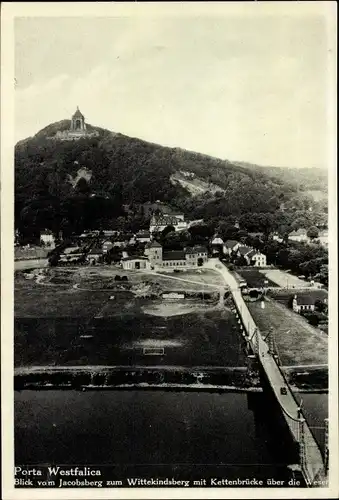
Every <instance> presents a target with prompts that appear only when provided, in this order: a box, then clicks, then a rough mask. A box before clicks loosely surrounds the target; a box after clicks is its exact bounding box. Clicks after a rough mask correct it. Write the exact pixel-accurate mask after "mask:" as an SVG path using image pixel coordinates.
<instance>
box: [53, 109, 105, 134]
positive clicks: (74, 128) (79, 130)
mask: <svg viewBox="0 0 339 500" xmlns="http://www.w3.org/2000/svg"><path fill="white" fill-rule="evenodd" d="M98 135H99V132H97V131H96V130H93V131H92V132H89V131H88V130H87V127H86V122H85V117H84V115H83V114H82V113H81V111H80V109H79V106H77V109H76V111H75V113H74V115H73V116H72V118H71V126H70V128H69V130H63V131H58V132H57V133H56V135H55V139H59V140H62V141H75V140H77V139H81V138H82V137H95V136H98Z"/></svg>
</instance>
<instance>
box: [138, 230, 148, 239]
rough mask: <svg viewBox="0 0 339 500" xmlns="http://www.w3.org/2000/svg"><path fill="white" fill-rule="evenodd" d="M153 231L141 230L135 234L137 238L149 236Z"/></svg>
mask: <svg viewBox="0 0 339 500" xmlns="http://www.w3.org/2000/svg"><path fill="white" fill-rule="evenodd" d="M150 235H151V233H150V232H149V231H139V232H138V233H137V234H136V235H135V236H136V237H137V238H149V237H150Z"/></svg>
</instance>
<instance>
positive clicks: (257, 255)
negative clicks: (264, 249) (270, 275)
mask: <svg viewBox="0 0 339 500" xmlns="http://www.w3.org/2000/svg"><path fill="white" fill-rule="evenodd" d="M245 259H246V260H247V262H248V264H249V265H252V266H255V267H266V265H267V263H266V255H264V254H263V253H261V252H257V251H256V250H251V251H250V252H249V253H248V254H247V255H246V256H245Z"/></svg>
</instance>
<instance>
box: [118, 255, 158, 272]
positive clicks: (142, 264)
mask: <svg viewBox="0 0 339 500" xmlns="http://www.w3.org/2000/svg"><path fill="white" fill-rule="evenodd" d="M121 264H122V267H123V269H125V270H139V269H150V268H151V264H150V262H149V260H148V258H147V257H123V258H122V259H121Z"/></svg>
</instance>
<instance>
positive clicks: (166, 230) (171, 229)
mask: <svg viewBox="0 0 339 500" xmlns="http://www.w3.org/2000/svg"><path fill="white" fill-rule="evenodd" d="M173 232H175V229H174V226H166V227H165V228H164V229H163V230H162V231H161V236H162V238H166V235H167V234H168V233H173Z"/></svg>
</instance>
